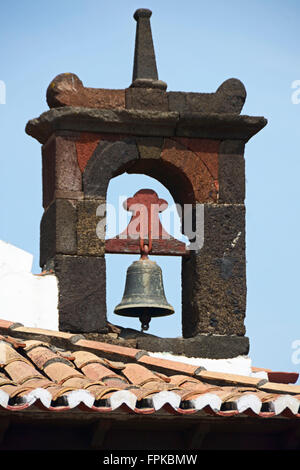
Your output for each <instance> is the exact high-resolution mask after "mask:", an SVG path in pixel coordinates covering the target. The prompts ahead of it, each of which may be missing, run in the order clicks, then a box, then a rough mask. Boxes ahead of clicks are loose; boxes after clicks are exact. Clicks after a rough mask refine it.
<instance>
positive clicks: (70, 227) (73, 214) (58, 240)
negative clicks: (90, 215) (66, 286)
mask: <svg viewBox="0 0 300 470" xmlns="http://www.w3.org/2000/svg"><path fill="white" fill-rule="evenodd" d="M76 224H77V210H76V203H75V202H74V201H72V200H67V199H56V200H55V201H54V202H53V203H52V204H51V205H50V206H49V207H48V208H47V209H46V210H45V212H44V214H43V217H42V220H41V226H40V231H41V236H40V266H41V267H43V266H44V265H45V264H46V263H47V261H48V260H50V259H51V258H53V257H54V256H55V255H56V254H57V253H63V254H76V251H77V238H76Z"/></svg>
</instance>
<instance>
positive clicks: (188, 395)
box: [0, 321, 300, 418]
mask: <svg viewBox="0 0 300 470" xmlns="http://www.w3.org/2000/svg"><path fill="white" fill-rule="evenodd" d="M1 325H2V326H1ZM12 326H13V328H12ZM0 328H1V332H2V333H3V334H2V337H1V336H0V363H1V368H0V413H1V409H6V410H7V411H9V412H13V411H14V410H23V411H25V410H26V409H28V410H30V409H32V407H35V411H37V410H38V409H40V408H42V409H44V410H45V409H47V410H49V413H54V412H56V411H58V410H64V411H67V410H71V409H77V408H78V410H81V412H82V410H83V409H85V410H89V409H91V410H93V411H97V412H110V413H113V412H114V410H118V409H119V408H120V407H122V410H123V412H124V411H125V410H127V411H130V412H134V413H137V414H149V413H156V412H158V411H159V410H161V411H163V412H164V413H170V412H171V413H173V414H174V413H177V414H179V415H182V416H184V415H191V414H195V413H198V412H200V411H201V412H204V413H206V414H207V415H211V414H212V415H218V416H220V417H221V416H227V417H228V416H236V415H239V414H241V413H242V414H244V415H248V416H252V417H253V416H257V417H258V418H266V417H271V416H273V417H274V416H275V417H276V416H281V417H284V418H290V417H294V418H295V417H300V414H299V406H300V387H299V386H297V385H288V384H284V383H282V384H279V383H274V382H271V381H269V382H267V383H266V382H265V381H264V380H262V379H261V378H256V377H247V376H241V375H234V374H225V373H220V372H211V371H206V370H203V369H201V368H199V367H197V366H194V365H189V364H185V363H182V362H178V361H173V360H170V359H168V360H167V359H163V358H157V357H153V356H151V355H146V354H145V351H141V350H138V349H134V348H128V347H123V346H119V345H113V344H109V343H103V342H98V341H90V340H85V339H82V338H80V337H79V338H78V336H77V337H74V335H71V334H68V333H66V334H65V333H63V334H62V335H61V333H60V332H53V331H51V332H50V331H49V330H40V329H39V330H37V329H31V328H26V329H22V327H20V326H18V325H16V324H12V323H10V322H4V323H3V322H2V323H1V321H0ZM4 331H7V333H8V334H7V335H5V334H4ZM14 335H17V337H14ZM22 335H24V338H22ZM62 339H63V341H64V343H62V342H61V340H62ZM62 344H64V346H65V349H64V348H62ZM277 379H278V376H277Z"/></svg>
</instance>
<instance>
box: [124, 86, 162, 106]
mask: <svg viewBox="0 0 300 470" xmlns="http://www.w3.org/2000/svg"><path fill="white" fill-rule="evenodd" d="M125 97H126V109H145V110H147V111H168V110H169V105H168V98H167V94H166V92H165V91H164V90H159V89H155V88H127V89H126V90H125Z"/></svg>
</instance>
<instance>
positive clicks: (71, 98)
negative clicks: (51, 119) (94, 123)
mask: <svg viewBox="0 0 300 470" xmlns="http://www.w3.org/2000/svg"><path fill="white" fill-rule="evenodd" d="M47 103H48V105H49V108H57V107H61V106H86V107H87V108H104V109H110V108H125V90H105V89H103V88H86V87H84V86H83V83H82V81H81V80H80V79H79V78H78V77H77V75H75V74H74V73H61V74H59V75H57V76H56V77H55V78H54V79H53V80H52V81H51V83H50V85H49V86H48V89H47Z"/></svg>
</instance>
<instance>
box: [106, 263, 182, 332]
mask: <svg viewBox="0 0 300 470" xmlns="http://www.w3.org/2000/svg"><path fill="white" fill-rule="evenodd" d="M114 313H116V314H118V315H123V316H125V317H138V318H139V319H140V322H141V324H142V331H144V330H148V328H149V322H150V320H151V318H152V317H163V316H166V315H172V314H173V313H174V308H173V307H172V306H171V305H170V304H169V303H168V302H167V300H166V296H165V291H164V287H163V280H162V271H161V268H160V267H159V266H158V264H156V262H155V261H151V260H149V259H148V257H147V255H144V256H143V255H142V256H141V258H140V259H139V260H138V261H134V262H133V263H132V264H131V265H130V266H129V268H128V269H127V275H126V284H125V290H124V295H123V298H122V301H121V302H120V303H119V304H118V305H117V306H116V308H115V310H114Z"/></svg>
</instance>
